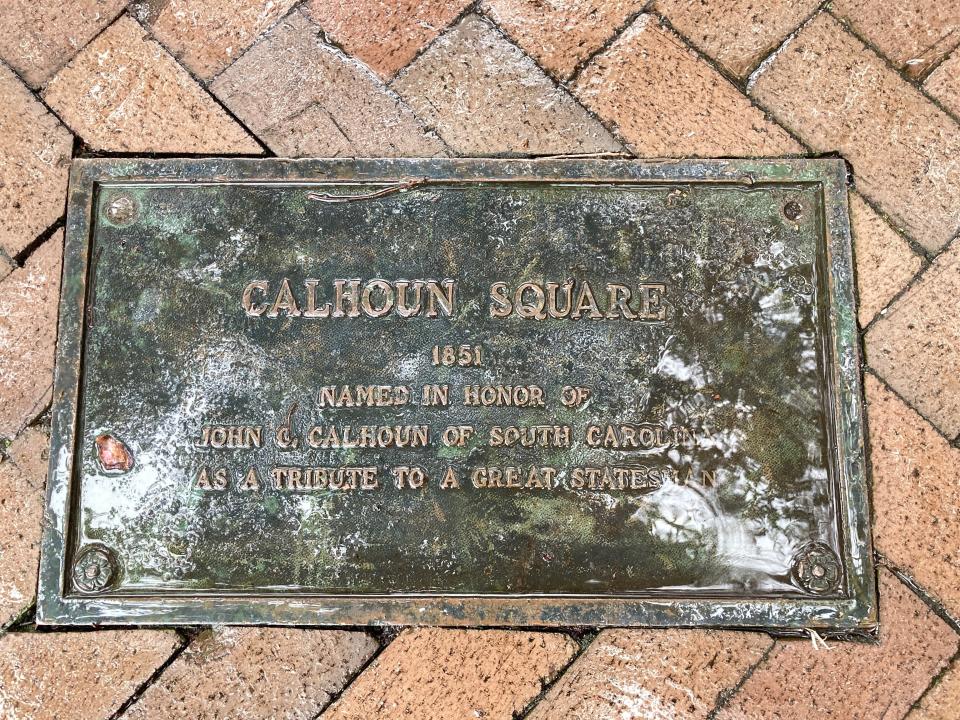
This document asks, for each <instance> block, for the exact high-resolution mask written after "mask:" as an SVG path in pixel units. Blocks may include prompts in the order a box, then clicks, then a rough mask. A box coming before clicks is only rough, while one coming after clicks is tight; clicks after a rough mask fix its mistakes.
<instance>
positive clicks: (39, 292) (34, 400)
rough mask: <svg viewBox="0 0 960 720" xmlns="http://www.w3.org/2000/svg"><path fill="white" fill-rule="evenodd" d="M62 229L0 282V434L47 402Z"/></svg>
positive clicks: (7, 434) (14, 430) (14, 429)
mask: <svg viewBox="0 0 960 720" xmlns="http://www.w3.org/2000/svg"><path fill="white" fill-rule="evenodd" d="M62 255H63V231H59V230H58V231H57V233H56V234H55V235H54V236H53V237H51V238H50V239H49V240H47V241H46V242H45V243H44V244H43V245H41V246H40V247H39V248H38V249H37V250H36V251H34V253H33V254H32V255H31V256H30V257H29V258H28V259H27V262H26V265H24V267H22V268H20V269H19V270H15V271H14V272H13V273H12V274H11V275H10V276H9V277H7V278H6V279H5V280H3V281H2V282H0V396H2V397H3V400H4V401H3V403H0V437H12V436H14V435H16V434H17V433H18V432H19V431H20V429H21V428H22V427H24V425H26V424H27V423H28V422H30V420H32V419H33V418H34V417H36V416H37V415H38V414H39V413H40V412H41V411H42V410H43V408H44V407H45V406H46V405H47V403H49V402H50V397H51V393H52V389H53V354H54V345H55V344H56V339H57V314H58V313H57V309H58V308H57V305H58V302H59V290H60V261H61V257H62Z"/></svg>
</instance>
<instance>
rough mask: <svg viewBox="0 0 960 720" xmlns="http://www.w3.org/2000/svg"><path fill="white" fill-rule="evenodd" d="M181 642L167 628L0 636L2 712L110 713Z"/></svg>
mask: <svg viewBox="0 0 960 720" xmlns="http://www.w3.org/2000/svg"><path fill="white" fill-rule="evenodd" d="M179 644H180V641H179V639H178V638H177V635H176V633H174V632H172V631H167V630H98V631H94V632H70V633H38V632H33V633H7V634H6V635H4V636H3V637H2V638H0V717H4V718H24V719H26V718H30V720H47V719H48V718H49V719H50V720H73V719H76V720H90V719H91V718H106V717H109V716H110V715H111V714H112V713H114V712H116V710H117V709H118V708H119V707H120V706H121V705H122V704H123V703H124V701H125V700H127V698H129V697H130V696H131V695H132V694H133V693H134V691H135V690H136V689H137V688H138V687H139V686H140V685H141V684H142V683H144V682H145V681H146V680H147V679H148V678H149V677H150V675H151V674H152V673H153V672H155V671H156V669H157V668H158V667H159V666H160V665H161V664H163V662H164V661H166V660H167V658H169V657H170V654H171V653H172V652H173V651H174V650H175V649H176V647H177V646H178V645H179Z"/></svg>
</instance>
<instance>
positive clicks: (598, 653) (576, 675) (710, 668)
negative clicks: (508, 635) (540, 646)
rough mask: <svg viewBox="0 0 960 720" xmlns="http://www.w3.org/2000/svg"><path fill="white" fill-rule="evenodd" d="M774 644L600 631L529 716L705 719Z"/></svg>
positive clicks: (746, 636)
mask: <svg viewBox="0 0 960 720" xmlns="http://www.w3.org/2000/svg"><path fill="white" fill-rule="evenodd" d="M772 644H773V641H772V640H771V639H770V636H769V635H764V634H761V633H746V632H716V631H711V630H604V631H603V632H602V633H600V634H599V635H598V636H597V638H596V640H594V641H593V642H592V643H591V644H590V646H589V647H588V648H587V650H586V651H585V652H584V653H583V655H581V656H580V657H579V658H577V660H576V662H575V663H574V664H573V665H571V666H570V668H569V669H568V670H567V672H566V673H564V675H563V677H561V678H560V679H559V680H558V681H557V682H556V683H555V684H554V686H553V687H552V688H550V691H549V692H548V693H547V695H546V696H545V697H544V698H543V700H541V701H540V702H539V703H538V704H537V706H536V707H535V708H534V710H533V712H531V713H530V715H529V716H528V717H529V718H530V720H552V719H553V718H590V720H622V718H638V719H639V718H670V719H671V720H694V719H695V718H696V719H705V718H707V717H708V716H709V714H710V713H711V712H712V711H713V709H714V707H715V706H716V704H717V702H718V700H719V699H720V695H721V693H725V692H729V691H731V690H732V689H733V688H734V687H735V686H736V685H737V683H738V682H739V681H740V678H741V677H743V675H744V674H745V673H746V672H747V670H748V669H749V668H750V667H751V666H753V665H754V664H755V663H757V662H758V661H759V660H760V658H761V657H763V654H764V653H765V652H766V651H767V650H768V649H769V648H770V646H771V645H772Z"/></svg>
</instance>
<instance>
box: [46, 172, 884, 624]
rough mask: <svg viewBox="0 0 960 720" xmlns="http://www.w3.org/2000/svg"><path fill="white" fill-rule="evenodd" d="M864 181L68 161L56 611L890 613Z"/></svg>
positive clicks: (528, 615)
mask: <svg viewBox="0 0 960 720" xmlns="http://www.w3.org/2000/svg"><path fill="white" fill-rule="evenodd" d="M843 173H844V170H843V165H842V163H840V162H839V161H832V160H825V161H737V162H731V161H710V162H706V161H691V162H685V163H684V162H681V163H649V164H648V163H638V162H603V161H446V160H442V161H441V160H437V161H363V162H346V161H279V160H277V161H248V160H169V161H136V160H100V161H82V162H80V163H78V164H77V166H76V167H75V168H74V172H73V176H72V185H71V199H70V209H69V216H68V239H67V249H66V259H65V271H64V272H65V274H64V289H63V299H62V305H61V331H60V347H59V350H58V369H57V398H58V400H57V403H56V407H55V418H54V420H55V425H54V430H55V441H54V448H53V457H52V459H51V470H52V474H51V482H50V497H49V508H48V515H49V518H48V520H49V522H48V530H47V533H46V535H45V538H44V546H43V562H42V570H41V587H40V592H39V601H38V607H39V617H40V620H41V622H44V623H91V622H96V623H111V622H115V623H116V622H138V623H169V622H186V623H190V622H231V623H248V622H249V623H264V622H267V623H309V624H317V623H322V624H334V623H349V624H361V623H378V622H408V623H440V624H472V625H478V624H479V625H536V624H545V625H551V624H591V625H603V624H611V625H710V626H741V627H742V626H763V627H769V628H772V629H777V630H778V631H781V632H799V631H800V630H801V629H803V628H816V629H818V630H820V631H821V632H822V633H823V632H829V633H833V634H843V633H850V632H859V631H862V630H864V629H867V630H869V629H870V628H872V627H874V626H875V623H876V612H875V603H874V587H873V576H872V565H871V560H870V549H869V532H868V528H867V517H868V515H867V511H866V491H865V479H864V468H863V457H862V435H861V433H862V428H861V412H860V385H859V381H860V378H859V359H858V356H857V345H856V325H855V318H854V313H853V304H852V297H853V295H852V292H853V288H852V272H851V267H850V240H849V230H848V227H847V220H846V198H845V185H844V182H845V181H844V174H843ZM341 199H342V200H343V201H342V202H341V201H340V200H341ZM94 302H95V304H96V312H95V313H93V312H91V307H92V306H93V304H94ZM83 318H87V321H86V322H83V321H82V320H83ZM107 547H109V548H111V549H112V550H110V551H107V550H105V548H107ZM114 551H115V552H116V555H113V552H114ZM99 553H103V555H101V554H99ZM117 556H119V557H120V558H122V567H123V572H122V573H120V572H119V565H118V563H117V561H116V557H117ZM104 558H105V559H104ZM104 578H106V579H104Z"/></svg>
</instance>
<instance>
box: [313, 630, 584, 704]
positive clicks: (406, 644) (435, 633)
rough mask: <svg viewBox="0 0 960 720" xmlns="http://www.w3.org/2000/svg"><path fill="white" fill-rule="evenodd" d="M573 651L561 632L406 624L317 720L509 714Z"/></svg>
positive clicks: (550, 675)
mask: <svg viewBox="0 0 960 720" xmlns="http://www.w3.org/2000/svg"><path fill="white" fill-rule="evenodd" d="M576 650H577V645H576V643H575V642H573V641H572V640H571V639H570V638H568V637H567V636H566V635H563V634H561V633H533V632H513V631H507V630H441V629H438V628H423V629H416V630H407V631H405V632H403V633H402V634H401V635H400V636H399V637H398V638H397V639H396V640H394V641H393V642H392V643H390V645H389V646H387V648H386V649H385V650H384V651H383V652H382V653H380V655H379V656H378V657H377V659H376V660H375V661H374V662H373V663H372V664H371V665H370V667H368V668H367V669H366V670H365V671H364V672H363V673H362V674H361V675H360V676H359V677H358V678H357V679H356V680H354V681H353V683H352V684H351V685H350V687H348V688H347V690H346V692H345V693H344V694H343V696H342V697H341V698H340V699H339V700H338V701H337V702H336V703H335V704H334V705H332V706H331V707H330V709H329V710H327V712H325V713H324V714H323V720H346V719H347V718H350V719H351V720H368V719H369V718H374V717H383V718H407V717H409V718H416V719H417V720H460V719H461V718H462V719H463V720H468V719H469V720H475V719H476V718H483V720H500V719H501V718H502V719H503V720H510V718H512V717H514V715H515V714H516V713H519V712H520V711H521V710H522V709H523V708H524V707H526V705H527V704H528V703H529V702H530V701H531V700H533V698H534V697H536V695H537V694H538V693H539V692H540V688H541V685H542V684H543V683H545V682H548V681H549V680H551V679H552V678H553V677H554V676H555V675H556V674H557V673H558V672H559V671H560V670H561V669H562V668H563V667H564V666H565V665H566V664H567V663H568V662H569V661H570V658H572V657H573V655H574V653H575V652H576Z"/></svg>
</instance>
